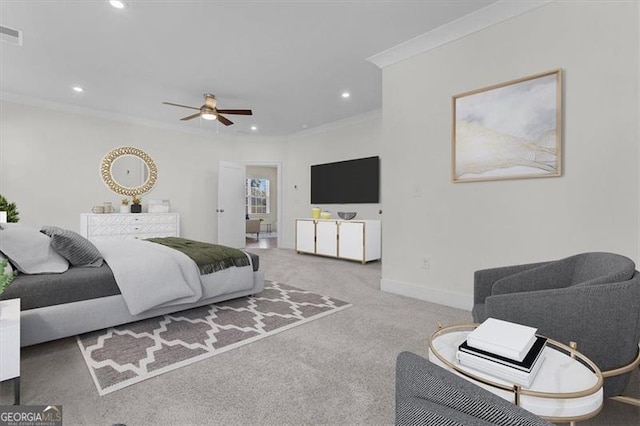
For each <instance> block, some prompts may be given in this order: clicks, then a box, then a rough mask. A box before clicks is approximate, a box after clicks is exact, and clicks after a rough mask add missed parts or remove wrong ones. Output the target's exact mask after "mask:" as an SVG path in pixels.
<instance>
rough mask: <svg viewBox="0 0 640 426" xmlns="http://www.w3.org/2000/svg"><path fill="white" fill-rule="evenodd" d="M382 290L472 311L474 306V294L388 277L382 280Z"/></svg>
mask: <svg viewBox="0 0 640 426" xmlns="http://www.w3.org/2000/svg"><path fill="white" fill-rule="evenodd" d="M380 290H382V291H386V292H387V293H394V294H399V295H401V296H407V297H413V298H414V299H420V300H426V301H427V302H432V303H437V304H439V305H446V306H451V307H452V308H458V309H464V310H466V311H471V308H472V307H473V295H470V294H464V293H458V292H455V291H447V290H442V289H439V288H432V287H425V286H421V285H416V284H411V283H404V282H401V281H394V280H388V279H384V278H383V279H381V280H380Z"/></svg>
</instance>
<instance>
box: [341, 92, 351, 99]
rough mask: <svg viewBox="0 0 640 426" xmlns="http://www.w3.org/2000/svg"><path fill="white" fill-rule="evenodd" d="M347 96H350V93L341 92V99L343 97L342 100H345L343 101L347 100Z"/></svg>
mask: <svg viewBox="0 0 640 426" xmlns="http://www.w3.org/2000/svg"><path fill="white" fill-rule="evenodd" d="M349 96H351V93H349V92H342V97H343V98H345V99H346V98H348V97H349Z"/></svg>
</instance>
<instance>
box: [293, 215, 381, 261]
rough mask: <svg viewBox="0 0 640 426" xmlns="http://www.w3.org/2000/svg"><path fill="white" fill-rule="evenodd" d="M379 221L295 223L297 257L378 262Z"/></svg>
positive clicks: (331, 220) (311, 220)
mask: <svg viewBox="0 0 640 426" xmlns="http://www.w3.org/2000/svg"><path fill="white" fill-rule="evenodd" d="M380 239H381V228H380V221H379V220H338V219H296V251H297V252H298V253H308V254H316V255H320V256H329V257H337V258H339V259H348V260H357V261H359V262H362V263H363V264H364V263H367V262H371V261H373V260H378V259H380V255H381V248H380V245H381V244H380V243H381V241H380Z"/></svg>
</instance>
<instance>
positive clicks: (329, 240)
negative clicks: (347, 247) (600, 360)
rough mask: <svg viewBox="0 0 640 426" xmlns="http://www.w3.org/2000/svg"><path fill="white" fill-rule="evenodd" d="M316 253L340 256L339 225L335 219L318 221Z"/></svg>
mask: <svg viewBox="0 0 640 426" xmlns="http://www.w3.org/2000/svg"><path fill="white" fill-rule="evenodd" d="M316 254H322V255H324V256H333V257H336V256H338V225H337V224H336V222H335V221H333V220H319V221H318V223H316Z"/></svg>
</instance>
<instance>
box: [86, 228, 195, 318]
mask: <svg viewBox="0 0 640 426" xmlns="http://www.w3.org/2000/svg"><path fill="white" fill-rule="evenodd" d="M95 245H96V247H98V250H100V253H102V257H104V260H106V262H107V263H108V264H109V267H111V270H112V271H113V276H114V277H115V279H116V283H117V284H118V287H119V288H120V292H121V293H122V297H123V298H124V301H125V303H126V304H127V308H128V309H129V312H131V315H137V314H139V313H142V312H144V311H147V310H149V309H152V308H156V307H159V306H170V305H179V304H183V303H192V302H195V301H197V300H200V298H201V297H202V284H201V282H200V273H199V271H198V266H197V265H196V264H195V263H194V262H193V261H192V260H191V259H189V257H188V256H186V255H184V254H183V253H180V252H179V251H176V250H173V249H171V248H169V247H165V246H162V245H160V244H154V243H151V242H148V241H141V240H120V241H96V242H95Z"/></svg>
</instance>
